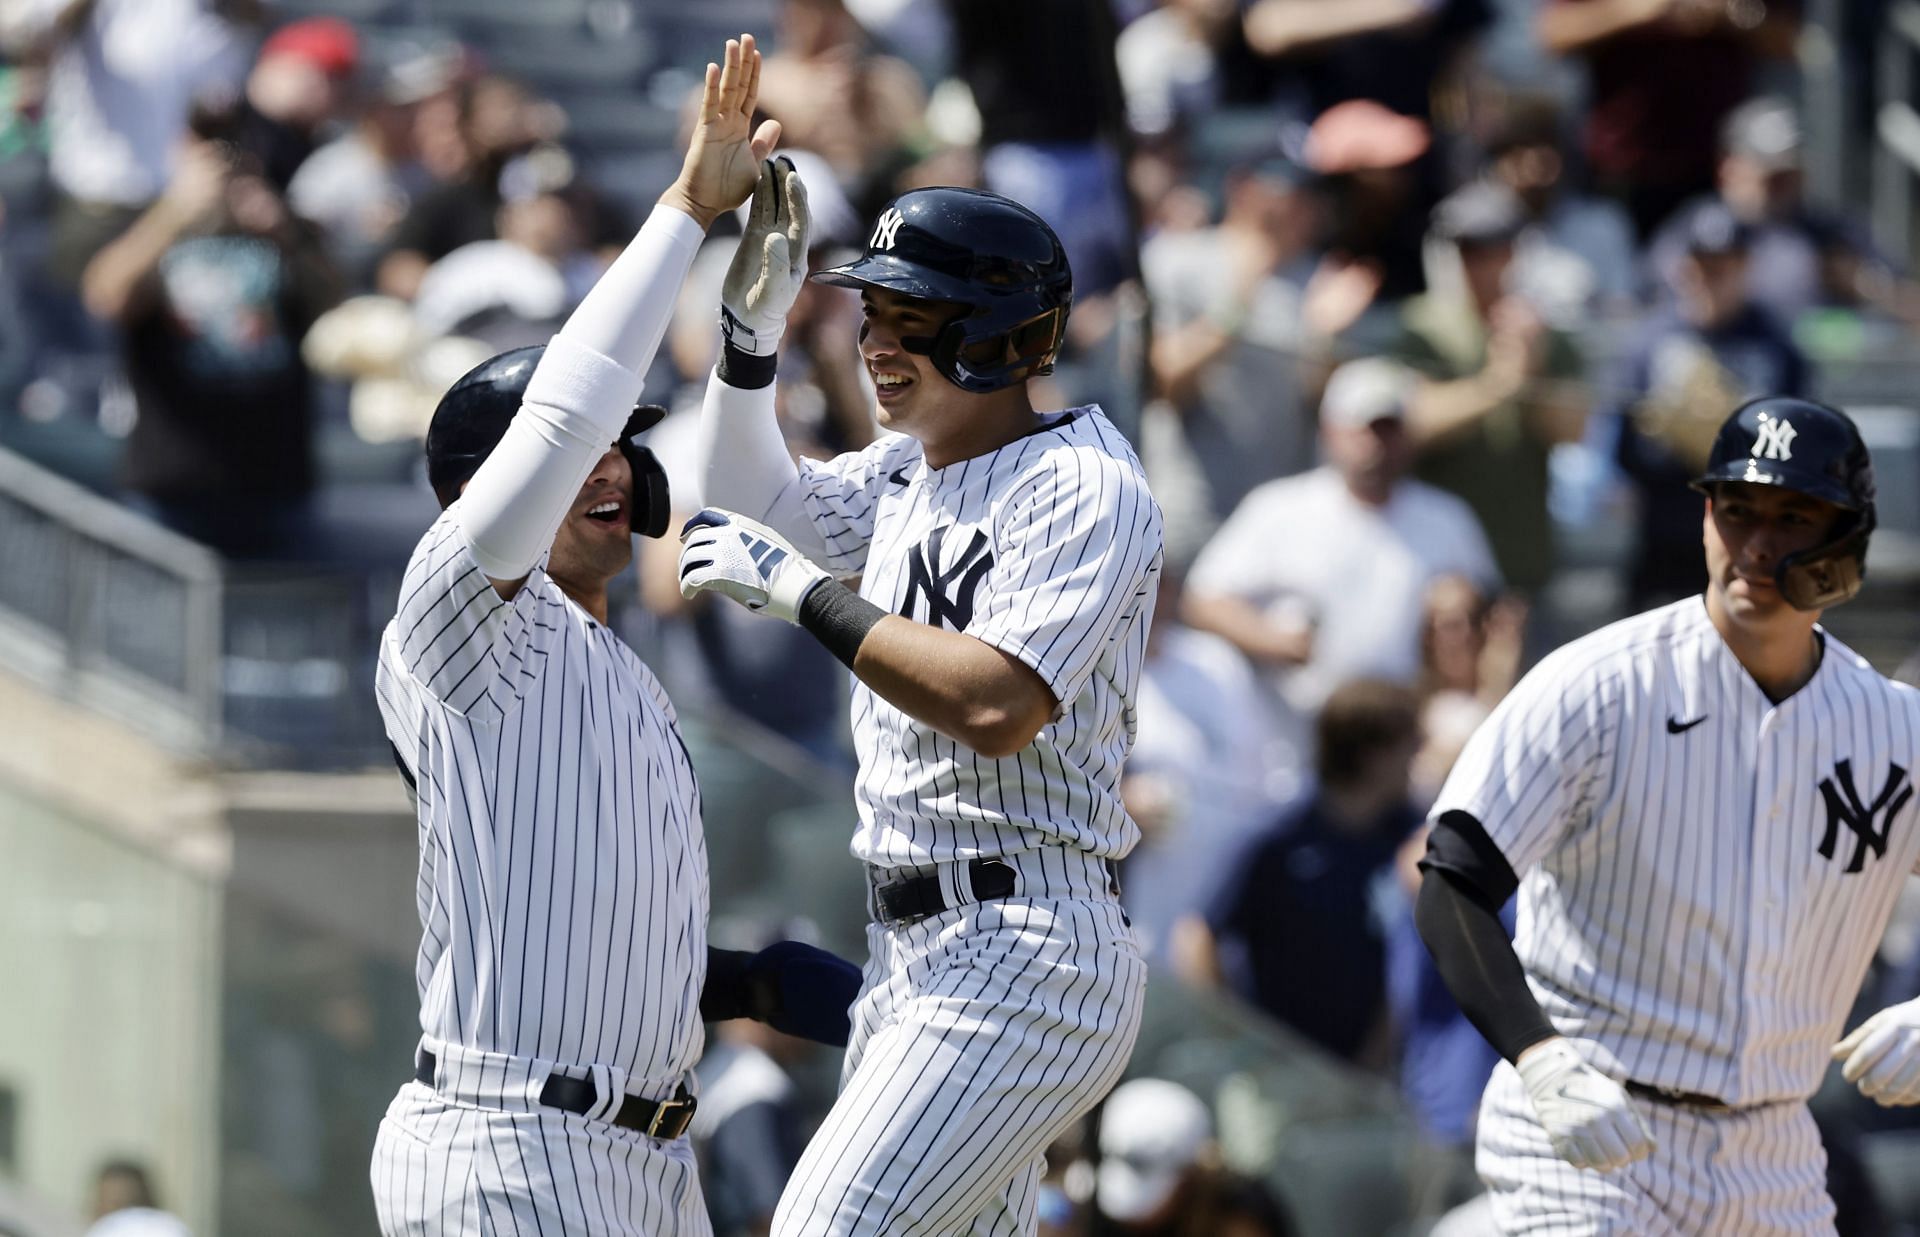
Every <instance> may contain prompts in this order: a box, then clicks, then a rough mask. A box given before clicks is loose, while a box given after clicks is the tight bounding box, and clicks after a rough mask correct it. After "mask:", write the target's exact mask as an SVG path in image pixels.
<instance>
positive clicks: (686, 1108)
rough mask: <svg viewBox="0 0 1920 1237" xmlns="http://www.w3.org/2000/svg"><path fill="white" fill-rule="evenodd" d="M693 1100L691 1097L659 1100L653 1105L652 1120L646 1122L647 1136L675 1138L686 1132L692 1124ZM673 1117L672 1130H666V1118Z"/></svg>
mask: <svg viewBox="0 0 1920 1237" xmlns="http://www.w3.org/2000/svg"><path fill="white" fill-rule="evenodd" d="M693 1109H694V1101H693V1100H691V1099H684V1100H683V1099H671V1100H661V1101H660V1102H659V1103H658V1104H655V1105H654V1107H653V1120H651V1121H649V1122H647V1137H648V1138H665V1139H675V1138H678V1137H680V1136H681V1135H682V1134H684V1133H686V1132H687V1127H688V1126H689V1125H692V1124H693ZM669 1117H672V1118H674V1119H675V1120H674V1124H673V1128H672V1132H671V1133H668V1132H665V1131H666V1130H667V1119H668V1118H669Z"/></svg>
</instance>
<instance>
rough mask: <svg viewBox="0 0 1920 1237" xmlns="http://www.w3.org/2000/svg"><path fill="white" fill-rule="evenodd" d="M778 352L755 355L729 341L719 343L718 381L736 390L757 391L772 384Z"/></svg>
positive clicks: (777, 361)
mask: <svg viewBox="0 0 1920 1237" xmlns="http://www.w3.org/2000/svg"><path fill="white" fill-rule="evenodd" d="M779 363H780V357H779V354H778V353H773V354H770V355H767V356H755V355H753V353H751V352H742V351H740V349H738V348H736V347H734V346H733V345H732V344H729V343H722V344H721V345H720V363H719V365H718V366H717V367H716V369H717V370H718V372H719V374H720V381H722V382H724V383H726V384H727V385H728V386H730V387H732V388H733V389H734V390H736V391H758V390H759V389H760V388H761V387H766V386H772V385H773V373H774V370H775V369H776V368H777V367H778V366H779Z"/></svg>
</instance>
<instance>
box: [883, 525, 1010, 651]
mask: <svg viewBox="0 0 1920 1237" xmlns="http://www.w3.org/2000/svg"><path fill="white" fill-rule="evenodd" d="M946 539H947V529H946V528H945V527H941V528H936V529H934V530H933V532H932V533H930V534H928V536H927V540H926V542H925V543H924V544H923V545H917V546H914V547H912V548H911V549H909V550H908V551H907V595H906V598H905V600H903V601H902V602H901V603H900V615H901V617H903V618H913V617H914V610H915V609H916V606H917V603H918V601H919V599H920V598H922V597H924V598H926V601H927V617H926V621H927V622H928V623H931V624H932V625H933V626H935V627H940V626H946V627H950V628H952V629H953V630H954V631H965V630H966V629H967V625H968V624H969V623H972V622H973V595H974V593H975V592H977V591H978V590H979V588H980V581H981V579H982V578H983V577H984V576H985V575H986V574H987V571H988V569H989V568H991V567H992V566H993V552H992V551H991V550H989V549H987V534H986V533H984V532H982V531H981V530H979V529H977V528H976V529H974V530H973V540H972V541H970V542H968V543H967V548H966V549H964V550H962V551H961V552H960V553H959V554H958V555H956V556H955V558H954V560H953V561H952V562H951V563H948V564H946V565H945V566H944V567H943V566H942V565H941V558H940V550H941V546H942V545H943V543H944V542H945V541H946Z"/></svg>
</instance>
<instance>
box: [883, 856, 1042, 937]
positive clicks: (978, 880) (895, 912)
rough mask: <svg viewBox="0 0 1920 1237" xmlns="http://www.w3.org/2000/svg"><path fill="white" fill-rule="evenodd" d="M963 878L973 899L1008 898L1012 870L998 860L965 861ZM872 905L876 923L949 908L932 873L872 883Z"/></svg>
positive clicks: (920, 916) (982, 900) (983, 900)
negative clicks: (969, 882)
mask: <svg viewBox="0 0 1920 1237" xmlns="http://www.w3.org/2000/svg"><path fill="white" fill-rule="evenodd" d="M967 877H968V879H969V880H970V881H971V882H972V884H973V897H974V901H976V902H986V901H989V900H991V899H993V898H1005V897H1011V896H1012V894H1013V885H1014V877H1013V869H1012V868H1010V867H1008V866H1007V865H1006V864H1004V863H1001V862H1000V861H999V860H998V859H972V860H969V861H968V862H967ZM873 904H874V907H875V908H876V914H875V916H874V917H875V919H877V920H878V921H879V922H880V923H905V922H907V921H909V920H914V919H925V918H926V917H927V916H928V915H938V914H939V913H940V912H941V911H946V910H952V909H953V908H952V907H951V906H949V905H948V904H947V895H946V894H944V893H942V892H941V890H940V877H939V874H938V873H934V872H928V873H926V874H925V875H922V876H903V877H901V878H900V879H899V880H891V881H888V882H887V883H886V884H884V885H875V886H874V887H873Z"/></svg>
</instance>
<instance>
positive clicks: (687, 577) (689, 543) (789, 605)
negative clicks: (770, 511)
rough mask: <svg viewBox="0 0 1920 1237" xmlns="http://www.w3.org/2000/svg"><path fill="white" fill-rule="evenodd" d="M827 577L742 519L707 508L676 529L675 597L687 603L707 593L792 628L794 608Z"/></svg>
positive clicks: (773, 535) (775, 536) (782, 542)
mask: <svg viewBox="0 0 1920 1237" xmlns="http://www.w3.org/2000/svg"><path fill="white" fill-rule="evenodd" d="M832 578H833V577H831V576H830V575H828V574H827V572H826V571H824V570H822V569H821V568H820V567H817V566H815V565H814V564H813V563H812V562H810V561H808V560H807V559H806V558H805V557H803V556H802V555H801V553H800V552H799V551H798V550H796V549H794V548H793V547H792V546H791V545H789V544H787V541H786V539H785V538H784V537H782V536H781V535H780V534H779V533H776V532H774V531H773V530H772V529H771V528H768V527H767V526H766V525H765V524H762V523H759V522H758V521H756V520H749V519H748V518H747V517H746V516H744V515H735V514H734V513H733V512H731V511H722V510H720V509H719V508H718V507H708V508H706V509H705V510H703V511H701V512H700V513H699V514H698V515H696V516H694V517H693V518H692V519H691V520H688V521H687V524H686V527H685V528H683V529H681V530H680V595H681V596H682V597H685V598H686V599H687V600H688V601H692V600H693V595H694V594H695V593H698V592H701V591H703V590H710V591H712V592H716V593H719V594H721V595H722V596H726V597H731V598H733V599H734V600H735V601H737V602H739V603H740V604H741V605H743V606H745V607H746V608H747V609H749V610H753V611H757V612H759V613H762V614H771V615H772V616H773V617H775V618H778V619H785V620H786V621H787V622H789V623H797V622H799V621H800V603H802V602H804V601H805V600H806V599H807V594H808V593H809V592H811V591H813V587H814V585H816V584H819V583H820V582H821V581H823V580H829V579H832Z"/></svg>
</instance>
